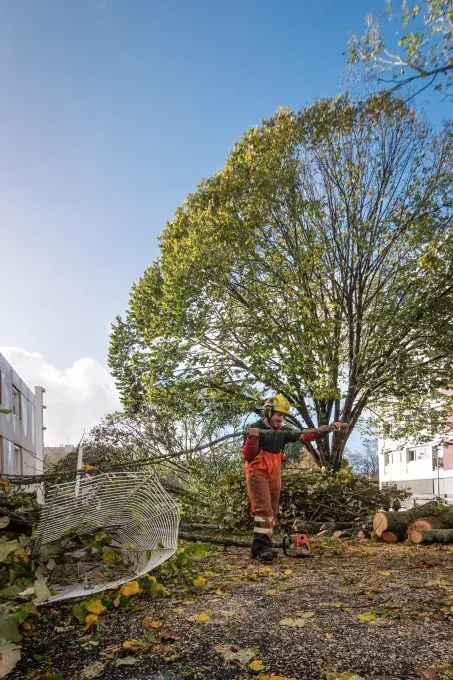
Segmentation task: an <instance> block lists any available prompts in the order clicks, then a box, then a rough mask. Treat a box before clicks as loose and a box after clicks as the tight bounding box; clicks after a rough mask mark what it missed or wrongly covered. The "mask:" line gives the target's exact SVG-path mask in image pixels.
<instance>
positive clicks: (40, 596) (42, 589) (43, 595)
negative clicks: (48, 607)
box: [34, 571, 51, 602]
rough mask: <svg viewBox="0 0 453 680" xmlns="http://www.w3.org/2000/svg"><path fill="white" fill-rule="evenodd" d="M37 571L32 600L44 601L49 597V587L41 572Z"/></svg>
mask: <svg viewBox="0 0 453 680" xmlns="http://www.w3.org/2000/svg"><path fill="white" fill-rule="evenodd" d="M36 573H37V579H36V581H35V597H34V602H45V601H46V600H48V599H49V597H51V593H50V590H49V588H48V587H47V585H46V579H45V577H44V576H43V574H41V573H39V571H38V572H36Z"/></svg>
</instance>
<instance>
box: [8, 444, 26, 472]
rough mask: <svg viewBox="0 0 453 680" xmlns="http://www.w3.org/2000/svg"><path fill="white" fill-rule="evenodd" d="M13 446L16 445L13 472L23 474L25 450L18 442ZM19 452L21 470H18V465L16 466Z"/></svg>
mask: <svg viewBox="0 0 453 680" xmlns="http://www.w3.org/2000/svg"><path fill="white" fill-rule="evenodd" d="M13 446H14V473H13V474H15V475H20V476H22V475H23V474H24V450H23V448H22V446H18V444H13ZM17 453H18V454H19V456H20V471H19V472H17V466H16V454H17ZM10 474H11V473H10Z"/></svg>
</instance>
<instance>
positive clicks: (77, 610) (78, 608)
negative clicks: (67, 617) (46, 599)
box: [72, 604, 86, 623]
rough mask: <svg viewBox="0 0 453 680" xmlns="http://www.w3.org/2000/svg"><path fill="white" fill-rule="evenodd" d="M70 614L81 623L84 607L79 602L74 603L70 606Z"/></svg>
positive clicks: (83, 617) (83, 618) (83, 616)
mask: <svg viewBox="0 0 453 680" xmlns="http://www.w3.org/2000/svg"><path fill="white" fill-rule="evenodd" d="M72 614H73V616H75V618H76V619H77V620H78V621H80V623H83V622H84V621H85V616H86V613H85V607H84V606H83V605H81V604H76V605H74V607H73V608H72Z"/></svg>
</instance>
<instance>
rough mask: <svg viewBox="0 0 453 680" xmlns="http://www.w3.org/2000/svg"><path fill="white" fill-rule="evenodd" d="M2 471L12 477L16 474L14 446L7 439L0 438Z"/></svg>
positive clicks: (0, 465) (0, 467)
mask: <svg viewBox="0 0 453 680" xmlns="http://www.w3.org/2000/svg"><path fill="white" fill-rule="evenodd" d="M0 453H1V456H0V469H1V471H2V472H3V473H4V474H7V475H11V474H13V472H14V453H13V444H12V442H10V441H8V440H7V439H3V438H2V437H0Z"/></svg>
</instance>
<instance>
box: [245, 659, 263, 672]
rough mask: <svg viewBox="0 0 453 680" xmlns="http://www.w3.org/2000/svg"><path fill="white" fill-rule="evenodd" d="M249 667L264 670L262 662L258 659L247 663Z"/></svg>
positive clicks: (252, 669)
mask: <svg viewBox="0 0 453 680" xmlns="http://www.w3.org/2000/svg"><path fill="white" fill-rule="evenodd" d="M249 668H250V670H251V671H264V664H263V662H262V661H261V660H260V659H255V660H254V661H252V663H249Z"/></svg>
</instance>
